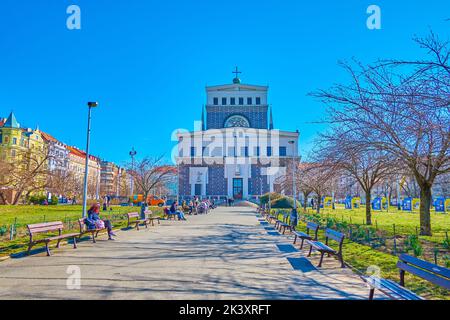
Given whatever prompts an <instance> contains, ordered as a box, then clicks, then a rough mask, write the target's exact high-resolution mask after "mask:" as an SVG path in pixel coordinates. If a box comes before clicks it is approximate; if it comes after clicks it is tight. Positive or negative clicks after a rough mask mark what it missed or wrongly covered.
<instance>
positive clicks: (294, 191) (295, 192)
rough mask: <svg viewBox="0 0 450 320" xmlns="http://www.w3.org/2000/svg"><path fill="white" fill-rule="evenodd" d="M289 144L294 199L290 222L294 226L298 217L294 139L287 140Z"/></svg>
mask: <svg viewBox="0 0 450 320" xmlns="http://www.w3.org/2000/svg"><path fill="white" fill-rule="evenodd" d="M289 144H290V145H292V198H293V200H294V208H293V209H292V213H291V218H290V224H291V225H292V226H293V227H294V228H295V227H296V226H297V223H298V217H297V190H296V189H297V186H296V183H295V176H296V171H297V170H296V169H297V166H296V164H295V159H296V155H295V141H294V140H291V141H289Z"/></svg>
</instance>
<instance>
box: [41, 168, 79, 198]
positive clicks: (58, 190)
mask: <svg viewBox="0 0 450 320" xmlns="http://www.w3.org/2000/svg"><path fill="white" fill-rule="evenodd" d="M72 177H73V174H72V173H71V172H70V171H69V170H53V171H51V172H49V175H48V177H47V179H48V183H47V190H48V191H50V192H51V193H53V194H58V195H63V196H67V195H68V194H69V193H70V192H71V191H72Z"/></svg>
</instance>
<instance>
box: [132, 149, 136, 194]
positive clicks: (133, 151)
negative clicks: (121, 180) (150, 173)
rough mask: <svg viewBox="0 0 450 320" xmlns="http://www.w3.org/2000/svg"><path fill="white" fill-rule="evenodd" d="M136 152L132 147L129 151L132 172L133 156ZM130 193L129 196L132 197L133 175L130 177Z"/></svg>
mask: <svg viewBox="0 0 450 320" xmlns="http://www.w3.org/2000/svg"><path fill="white" fill-rule="evenodd" d="M136 153H137V152H136V150H134V147H133V148H131V151H130V157H131V171H134V156H135V155H136ZM130 189H131V190H130V191H131V196H133V194H134V181H133V174H131V175H130Z"/></svg>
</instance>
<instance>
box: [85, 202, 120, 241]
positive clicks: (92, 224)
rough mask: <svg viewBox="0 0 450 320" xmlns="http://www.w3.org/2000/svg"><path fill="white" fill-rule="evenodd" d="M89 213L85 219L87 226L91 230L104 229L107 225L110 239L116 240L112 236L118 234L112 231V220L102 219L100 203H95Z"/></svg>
mask: <svg viewBox="0 0 450 320" xmlns="http://www.w3.org/2000/svg"><path fill="white" fill-rule="evenodd" d="M87 213H88V216H87V218H86V219H85V224H86V227H87V228H88V229H89V230H92V229H103V227H106V229H107V230H108V240H114V239H113V237H112V236H116V234H115V233H114V232H113V231H112V224H111V221H109V220H102V219H100V215H99V213H100V203H96V204H93V205H92V206H91V208H90V209H89V210H88V212H87Z"/></svg>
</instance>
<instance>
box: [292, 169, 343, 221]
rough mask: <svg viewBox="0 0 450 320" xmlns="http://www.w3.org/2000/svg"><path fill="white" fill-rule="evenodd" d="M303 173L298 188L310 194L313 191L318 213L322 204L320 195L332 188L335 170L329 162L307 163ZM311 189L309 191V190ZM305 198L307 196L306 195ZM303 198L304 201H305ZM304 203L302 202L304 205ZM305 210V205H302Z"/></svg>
mask: <svg viewBox="0 0 450 320" xmlns="http://www.w3.org/2000/svg"><path fill="white" fill-rule="evenodd" d="M303 173H304V175H303V176H302V177H301V179H300V181H299V183H300V188H301V189H303V190H304V192H306V193H308V195H309V194H311V193H314V194H315V196H316V200H317V201H316V204H317V208H316V211H317V213H320V205H321V204H322V197H323V196H325V195H327V194H328V193H330V192H331V190H332V189H333V182H334V178H335V177H336V172H335V171H334V170H333V167H332V166H330V164H329V163H325V162H322V163H308V165H307V166H306V167H305V168H304V171H303ZM310 190H312V191H311V192H309V191H310ZM306 198H307V197H306ZM306 198H305V203H306ZM305 203H304V204H303V205H304V206H305ZM304 208H305V210H306V207H304Z"/></svg>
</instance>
